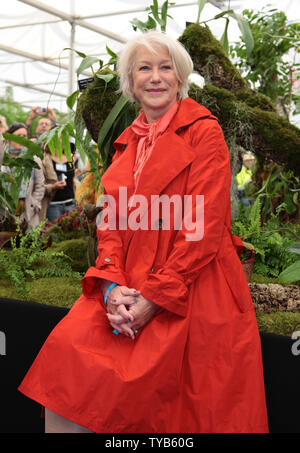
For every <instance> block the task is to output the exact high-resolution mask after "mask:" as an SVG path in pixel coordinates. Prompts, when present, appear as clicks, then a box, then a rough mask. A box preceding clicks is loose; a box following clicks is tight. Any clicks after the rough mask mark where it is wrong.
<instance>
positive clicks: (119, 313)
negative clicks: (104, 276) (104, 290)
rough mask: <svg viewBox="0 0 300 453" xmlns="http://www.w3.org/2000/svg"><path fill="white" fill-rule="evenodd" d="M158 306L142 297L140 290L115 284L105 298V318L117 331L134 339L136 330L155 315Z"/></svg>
mask: <svg viewBox="0 0 300 453" xmlns="http://www.w3.org/2000/svg"><path fill="white" fill-rule="evenodd" d="M158 308H159V307H158V306H157V305H156V304H154V303H153V302H151V301H150V300H148V299H146V298H145V297H143V296H142V295H141V293H140V291H137V290H135V289H133V288H127V287H126V286H115V287H114V288H113V289H112V290H111V292H110V294H109V296H108V298H107V318H108V320H109V322H110V325H111V326H112V327H113V328H114V329H116V330H117V331H118V332H119V333H123V334H124V335H127V336H128V337H129V338H131V339H132V340H134V338H135V334H136V331H138V330H139V329H141V328H142V327H143V326H144V325H145V324H147V323H148V322H149V321H150V320H151V319H152V318H153V316H154V315H155V313H156V311H157V310H158Z"/></svg>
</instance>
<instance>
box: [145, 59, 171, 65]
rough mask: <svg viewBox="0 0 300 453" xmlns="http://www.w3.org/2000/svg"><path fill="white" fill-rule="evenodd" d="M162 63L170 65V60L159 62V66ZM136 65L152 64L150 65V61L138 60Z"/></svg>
mask: <svg viewBox="0 0 300 453" xmlns="http://www.w3.org/2000/svg"><path fill="white" fill-rule="evenodd" d="M164 63H172V60H171V58H169V59H167V60H162V61H160V64H164ZM137 64H152V63H151V61H148V60H138V61H137Z"/></svg>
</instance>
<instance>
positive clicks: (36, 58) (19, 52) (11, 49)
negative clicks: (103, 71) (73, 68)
mask: <svg viewBox="0 0 300 453" xmlns="http://www.w3.org/2000/svg"><path fill="white" fill-rule="evenodd" d="M0 50H4V51H5V52H8V53H12V54H15V55H21V56H22V57H26V58H29V59H30V60H33V61H40V62H42V63H46V64H50V65H51V66H55V67H56V68H60V69H65V70H66V71H69V66H68V65H66V64H63V63H60V64H59V63H56V62H55V61H52V59H50V58H47V57H42V56H41V55H35V54H32V53H30V52H25V51H24V50H21V49H16V48H15V47H9V46H6V45H5V44H2V43H0ZM83 74H86V75H89V76H90V75H91V72H90V71H84V72H83Z"/></svg>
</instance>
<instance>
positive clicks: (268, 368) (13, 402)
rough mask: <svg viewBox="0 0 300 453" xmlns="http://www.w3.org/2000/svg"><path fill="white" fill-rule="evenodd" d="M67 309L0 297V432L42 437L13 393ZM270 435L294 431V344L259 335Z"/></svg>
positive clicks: (33, 416) (30, 410) (36, 419)
mask: <svg viewBox="0 0 300 453" xmlns="http://www.w3.org/2000/svg"><path fill="white" fill-rule="evenodd" d="M67 313H68V309H66V308H60V307H51V306H47V305H44V304H39V303H35V302H24V301H19V300H10V299H1V298H0V373H1V378H0V384H1V387H0V401H1V422H0V432H1V433H43V432H44V419H43V417H42V416H41V407H40V405H39V404H36V403H35V402H34V401H32V400H30V399H29V398H27V397H25V396H24V395H22V394H21V393H20V392H18V390H17V387H18V385H19V384H20V382H21V381H22V378H23V377H24V375H25V374H26V371H27V370H28V368H29V367H30V365H31V363H32V362H33V360H34V358H35V357H36V355H37V353H38V352H39V350H40V348H41V346H42V344H43V343H44V341H45V340H46V338H47V336H48V335H49V333H50V332H51V330H52V329H53V327H54V326H55V325H56V324H57V323H58V322H59V321H60V320H61V319H62V318H63V317H64V316H65V315H66V314H67ZM261 342H262V353H263V365H264V374H265V388H266V398H267V407H268V416H269V427H270V432H271V433H300V417H299V407H300V341H298V340H292V339H291V338H289V337H284V336H281V335H274V334H266V333H261Z"/></svg>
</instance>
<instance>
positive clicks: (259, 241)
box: [232, 197, 300, 278]
mask: <svg viewBox="0 0 300 453" xmlns="http://www.w3.org/2000/svg"><path fill="white" fill-rule="evenodd" d="M232 232H233V234H236V235H238V236H240V237H241V238H242V240H243V242H245V243H251V244H252V245H253V247H254V249H255V261H254V266H253V272H254V273H257V274H260V275H262V276H266V277H275V278H278V276H279V274H280V273H281V272H282V271H283V270H285V269H286V268H287V267H288V266H290V265H291V264H292V263H293V262H294V261H295V257H294V256H293V254H292V253H291V252H290V251H289V250H288V246H290V245H291V244H292V243H293V242H294V241H295V238H298V240H300V226H299V225H295V224H284V223H282V222H280V220H279V218H278V215H275V214H272V215H271V217H270V218H269V220H268V221H267V222H265V223H262V220H261V197H257V199H256V200H255V202H254V204H253V205H252V207H251V208H246V207H244V208H242V210H241V214H240V216H239V218H238V219H237V220H235V221H233V222H232Z"/></svg>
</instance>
